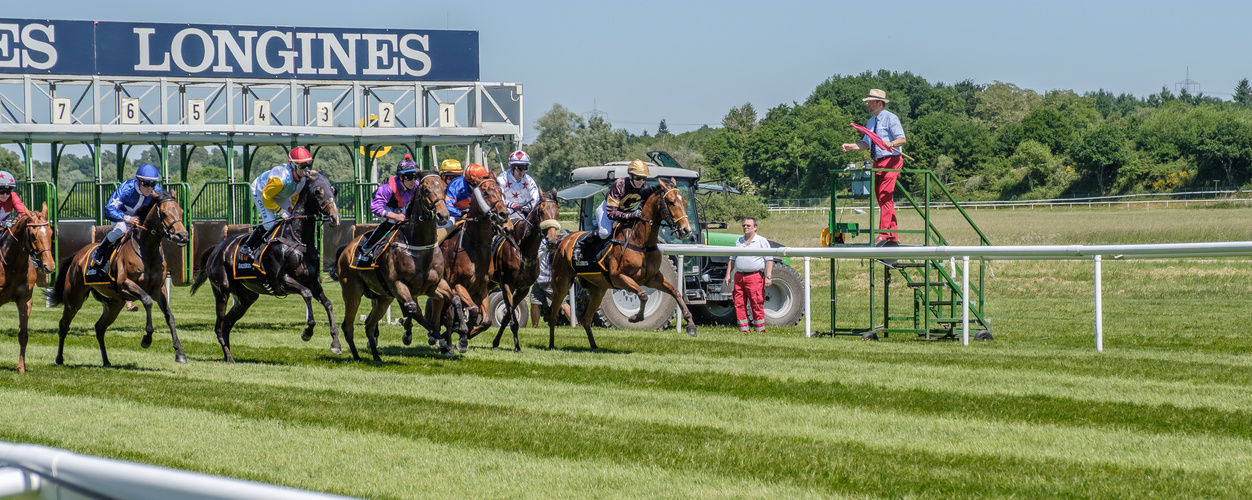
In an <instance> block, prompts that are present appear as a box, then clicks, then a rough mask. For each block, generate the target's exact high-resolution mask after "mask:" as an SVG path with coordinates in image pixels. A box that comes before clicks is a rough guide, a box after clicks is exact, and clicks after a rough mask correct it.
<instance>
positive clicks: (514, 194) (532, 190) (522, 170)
mask: <svg viewBox="0 0 1252 500" xmlns="http://www.w3.org/2000/svg"><path fill="white" fill-rule="evenodd" d="M529 168H530V155H528V154H526V152H525V151H521V150H518V151H514V152H513V154H511V155H509V169H508V170H506V171H504V172H502V173H501V174H500V175H499V176H498V177H496V182H498V183H500V190H501V191H503V192H504V204H505V206H507V207H509V218H510V219H520V218H522V217H525V216H526V214H525V211H526V210H527V209H529V208H531V207H533V206H535V204H537V203H539V202H540V201H542V200H543V198H542V197H541V195H540V194H539V184H537V183H535V179H534V178H532V177H531V176H530V174H527V173H526V170H527V169H529Z"/></svg>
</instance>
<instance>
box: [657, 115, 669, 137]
mask: <svg viewBox="0 0 1252 500" xmlns="http://www.w3.org/2000/svg"><path fill="white" fill-rule="evenodd" d="M663 135H670V133H669V126H668V125H666V124H665V119H664V118H662V119H661V124H660V125H657V127H656V136H657V137H661V136H663Z"/></svg>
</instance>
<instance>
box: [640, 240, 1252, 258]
mask: <svg viewBox="0 0 1252 500" xmlns="http://www.w3.org/2000/svg"><path fill="white" fill-rule="evenodd" d="M658 246H659V247H660V249H661V252H662V253H665V254H668V255H698V256H704V257H739V256H744V255H759V256H765V257H818V258H825V259H932V260H933V259H946V258H949V257H966V256H968V257H969V258H970V259H982V260H1089V259H1091V258H1092V257H1094V256H1097V255H1107V256H1111V257H1112V258H1114V259H1123V258H1132V257H1133V258H1136V259H1179V258H1193V257H1238V256H1252V241H1217V242H1207V243H1147V244H1135V245H977V246H968V245H966V246H928V247H922V246H917V247H909V246H899V247H871V246H855V247H831V248H824V247H777V248H752V249H747V248H734V247H718V246H708V245H687V244H682V245H678V244H665V243H662V244H660V245H658Z"/></svg>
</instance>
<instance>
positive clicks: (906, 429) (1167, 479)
mask: <svg viewBox="0 0 1252 500" xmlns="http://www.w3.org/2000/svg"><path fill="white" fill-rule="evenodd" d="M952 215H953V214H952V213H951V212H944V213H940V214H939V219H941V220H942V219H944V218H950V217H952ZM973 216H974V217H975V218H976V220H977V221H978V222H979V223H980V225H981V226H982V227H983V228H984V230H985V231H986V232H987V233H988V234H989V236H990V237H991V239H992V241H993V242H995V243H999V244H1060V243H1140V242H1152V241H1208V240H1247V239H1252V227H1250V226H1249V225H1247V224H1242V223H1241V221H1243V220H1247V219H1248V217H1249V216H1252V210H1250V209H1234V208H1232V209H1190V210H1181V209H1180V210H1172V209H1171V210H1151V211H1125V210H1113V211H1107V210H1106V211H1090V212H1088V211H1064V212H1048V211H1034V212H1030V211H1017V212H988V211H980V212H975V213H973ZM825 222H826V219H825V216H821V215H809V216H803V215H798V216H791V217H782V216H775V217H772V218H770V219H767V220H765V221H762V229H761V232H762V234H765V235H767V236H769V237H770V238H772V239H776V240H780V241H783V242H785V243H788V244H791V245H813V244H815V242H816V234H817V232H819V231H820V229H821V228H822V227H824V226H825ZM908 224H909V221H908V220H905V221H903V225H904V226H905V227H907V225H908ZM953 226H954V227H955V224H953ZM941 227H943V226H941ZM775 229H778V230H775ZM783 229H785V230H783ZM945 234H948V233H945ZM970 238H972V237H971V236H969V235H962V234H961V233H960V231H958V230H953V231H952V233H951V237H950V239H952V240H953V242H954V243H958V244H959V243H969V242H972V240H971V239H970ZM866 265H867V264H864V263H861V262H856V261H847V262H841V263H840V265H839V273H840V279H841V280H847V281H848V283H849V284H848V285H847V289H846V290H847V293H848V294H849V296H851V297H852V298H850V299H848V300H851V301H853V303H854V305H853V306H852V307H851V308H852V309H855V301H856V300H857V299H856V298H855V297H856V296H857V295H858V294H860V295H863V294H864V291H865V290H864V288H863V287H864V286H865V285H864V284H862V285H857V284H856V283H857V282H860V283H864V281H865V280H864V278H863V276H864V275H863V273H865V272H866V269H867V268H866ZM992 269H993V270H994V273H995V278H993V279H991V280H990V281H989V282H988V287H989V297H988V301H989V309H990V313H991V316H992V321H993V323H992V324H993V325H994V326H993V330H994V331H995V334H996V340H994V341H991V342H980V343H973V344H972V345H971V346H970V347H962V346H961V345H960V344H959V343H954V342H925V341H915V340H911V339H906V338H899V337H897V336H892V337H891V338H889V339H886V340H884V341H881V342H861V341H856V340H853V339H852V338H849V337H840V338H833V339H832V338H815V339H807V338H804V336H803V334H802V330H801V329H800V328H791V329H774V330H772V331H771V332H770V333H769V334H766V335H752V336H744V335H740V334H739V333H737V332H735V331H733V330H731V329H727V328H714V327H702V328H701V330H700V336H699V337H698V338H694V339H692V338H689V337H687V336H686V335H680V334H676V333H674V332H673V330H669V331H662V332H644V331H621V330H608V329H599V330H597V342H598V343H599V344H600V346H601V347H603V349H601V350H599V351H589V350H587V349H586V345H587V341H586V337H585V336H584V335H583V334H582V333H581V329H580V330H578V331H575V330H573V329H569V328H562V329H558V331H557V345H558V347H560V349H558V350H555V351H548V350H546V349H543V348H542V347H545V346H546V345H547V338H546V334H547V330H546V328H544V329H542V330H540V329H529V328H528V329H524V330H523V332H522V343H523V351H522V352H521V353H513V352H511V351H510V350H493V349H490V348H489V346H490V338H478V339H475V340H474V341H473V342H472V343H471V347H472V348H471V350H470V352H469V353H467V354H466V355H463V356H458V357H454V358H444V357H441V356H439V355H438V354H437V353H436V352H435V351H433V350H431V349H429V348H427V347H426V346H424V345H422V346H414V347H405V346H402V345H401V344H400V341H399V337H400V333H401V330H400V328H399V327H394V326H393V327H384V330H383V338H382V345H383V346H384V349H383V357H384V362H383V363H379V364H375V363H369V362H365V363H357V362H353V361H351V358H350V356H348V355H346V354H345V355H342V356H335V355H332V354H331V353H330V351H329V349H328V347H329V338H328V331H327V329H326V326H325V319H324V316H319V322H320V323H321V324H320V325H319V328H318V330H317V334H316V336H315V337H314V339H313V340H312V341H310V342H308V343H305V342H301V341H300V340H299V332H300V329H301V328H302V326H303V323H304V314H303V303H302V302H301V301H300V300H299V299H297V298H287V299H283V300H278V299H273V298H265V299H262V300H261V301H260V302H258V305H257V306H256V307H254V309H253V311H252V312H251V313H250V314H249V315H248V316H247V317H245V318H244V320H243V321H242V322H241V324H240V325H239V326H238V328H237V329H236V331H235V334H234V336H233V339H232V344H233V346H232V347H233V353H234V355H235V357H236V359H238V360H239V361H240V362H239V363H236V364H234V365H226V364H224V363H222V362H221V361H220V359H221V349H220V347H218V345H217V342H216V339H215V337H214V336H213V333H212V326H213V321H214V314H213V309H212V298H211V295H208V294H204V295H197V296H195V297H190V296H188V295H187V290H186V289H185V288H179V289H176V290H175V295H174V304H175V307H176V311H177V312H176V314H177V318H178V324H179V328H180V330H179V331H180V334H181V335H180V337H181V339H182V341H183V345H184V347H185V349H186V350H187V354H188V357H189V358H190V362H189V363H188V364H186V365H178V364H176V363H174V353H173V349H172V348H171V347H170V341H169V336H168V332H164V333H163V330H162V329H161V328H160V327H158V329H157V334H156V342H154V344H153V346H152V348H151V349H148V350H144V349H140V348H139V338H140V336H141V335H142V326H143V317H142V314H141V313H124V314H123V316H122V318H121V319H120V320H119V323H118V324H117V325H115V326H114V328H113V330H112V331H111V332H110V333H109V335H108V336H107V338H106V342H108V345H109V348H110V350H109V355H110V360H111V361H112V362H113V363H114V368H111V369H104V368H101V367H100V366H99V365H100V354H99V350H98V348H97V347H96V341H95V337H94V334H93V333H92V330H91V325H92V323H93V322H94V321H95V318H96V316H98V314H99V312H98V311H99V307H98V305H95V304H89V305H88V306H87V307H85V308H84V310H83V312H81V313H80V314H79V316H78V318H77V319H76V323H75V326H74V328H73V330H72V332H71V336H70V337H69V339H68V340H67V347H66V351H67V352H66V357H67V361H66V366H64V367H58V366H55V365H54V364H53V359H54V357H55V354H56V343H57V339H56V321H57V320H58V319H59V317H60V310H59V309H44V308H42V307H40V306H42V303H40V304H39V305H38V306H37V307H36V310H35V313H34V319H33V321H32V329H33V335H32V341H31V348H30V352H29V353H28V357H27V361H28V365H29V370H30V371H29V373H27V374H25V375H18V374H17V373H16V371H15V370H14V366H15V363H16V360H17V331H16V328H15V325H16V313H15V312H14V309H13V307H12V306H6V307H4V308H3V310H0V325H4V326H3V327H0V401H2V402H3V404H0V420H3V422H4V425H0V440H4V441H11V442H29V443H37V444H44V445H49V446H55V447H61V448H66V449H70V450H73V451H76V452H81V453H88V454H93V455H101V456H107V457H115V458H121V459H126V460H134V461H138V462H144V463H151V464H157V465H163V466H170V467H177V468H182V469H188V470H194V471H200V472H207V473H213V474H221V475H226V476H231V477H239V478H246V479H251V480H258V481H264V482H271V483H277V484H283V485H289V486H294V487H299V488H308V489H313V490H319V491H328V492H333V493H339V494H345V495H353V496H361V497H374V498H415V497H421V498H427V497H437V498H465V497H522V498H528V497H536V498H551V497H567V498H618V497H652V498H656V497H662V498H673V497H682V498H688V497H699V498H706V497H768V498H802V497H813V498H828V497H853V498H877V497H893V498H898V497H912V498H933V497H1007V496H1015V497H1027V498H1036V497H1104V498H1127V497H1136V498H1139V497H1224V498H1247V497H1249V496H1250V495H1252V389H1249V387H1252V356H1249V355H1248V353H1249V352H1252V340H1249V338H1248V337H1249V336H1248V335H1246V334H1247V333H1248V327H1247V326H1246V325H1249V324H1252V308H1249V307H1247V299H1246V297H1247V296H1248V295H1249V291H1250V289H1252V262H1249V261H1248V260H1246V259H1227V260H1204V261H1194V262H1192V261H1130V262H1122V261H1106V264H1105V274H1104V281H1105V284H1104V291H1105V335H1106V340H1105V352H1104V353H1096V352H1095V350H1094V348H1093V339H1092V332H1093V326H1092V307H1093V306H1092V301H1091V294H1092V291H1091V263H1090V262H1051V261H1023V262H996V263H994V264H992ZM813 270H814V279H815V281H816V282H818V284H819V285H820V284H822V283H829V279H830V273H829V267H828V266H827V265H826V264H824V263H823V264H820V265H816V264H815V265H814V269H813ZM823 280H824V281H823ZM842 283H843V282H842V281H841V286H842ZM857 286H861V287H862V288H859V289H858V288H856V287H857ZM823 290H827V291H825V292H824V291H823ZM330 291H331V293H332V300H333V301H334V302H335V303H336V304H337V305H338V304H339V299H338V290H336V289H335V288H334V287H333V286H332V287H331V288H330ZM823 293H826V294H828V289H826V288H823V287H820V286H819V288H818V289H816V290H814V298H815V302H816V303H821V302H822V301H823V300H827V299H828V295H823ZM841 295H842V292H841ZM840 299H841V300H843V297H842V296H841V297H840ZM840 307H841V308H842V307H844V306H843V305H841V306H840ZM319 314H320V313H319ZM820 314H823V313H822V312H821V311H815V320H816V319H817V318H816V317H817V316H818V315H820ZM825 314H827V315H828V314H829V312H826V313H825ZM841 314H842V313H841ZM826 317H827V318H828V316H826ZM827 321H828V319H827ZM815 323H816V321H815ZM158 324H160V322H159V321H158ZM358 331H359V330H358ZM419 338H420V336H419ZM357 340H358V347H360V348H364V346H365V343H364V338H363V337H358V339H357ZM510 340H511V339H509V340H506V342H509V341H510ZM423 344H424V343H423ZM345 350H346V346H345Z"/></svg>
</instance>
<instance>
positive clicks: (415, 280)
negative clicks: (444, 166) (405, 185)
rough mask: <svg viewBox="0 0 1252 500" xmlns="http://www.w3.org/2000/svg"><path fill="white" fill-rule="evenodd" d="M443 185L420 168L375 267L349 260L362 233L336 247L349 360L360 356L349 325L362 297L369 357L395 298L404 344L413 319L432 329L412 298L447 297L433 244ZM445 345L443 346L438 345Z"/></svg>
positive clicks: (442, 217) (442, 210)
mask: <svg viewBox="0 0 1252 500" xmlns="http://www.w3.org/2000/svg"><path fill="white" fill-rule="evenodd" d="M446 189H447V185H446V184H444V182H443V179H442V178H441V177H439V174H437V173H432V172H423V173H422V178H421V180H420V181H418V189H417V193H416V194H414V195H413V199H412V200H411V201H410V202H409V204H408V206H407V207H405V212H404V222H401V223H400V224H398V226H397V228H396V229H395V231H397V232H398V233H397V234H396V236H395V238H394V239H393V240H392V241H391V242H390V243H388V244H387V247H386V248H385V249H384V250H383V251H382V252H380V253H379V255H378V259H377V262H376V264H377V266H378V267H376V268H374V269H356V268H353V267H352V266H351V265H350V264H351V263H352V262H353V261H354V260H355V259H356V250H357V247H358V246H359V245H360V244H361V241H362V239H363V238H365V236H366V235H364V234H363V235H361V236H358V237H357V238H355V239H353V240H352V242H351V243H349V244H348V245H347V246H346V247H344V248H342V249H340V250H339V255H338V258H337V259H336V261H335V271H336V275H337V278H336V280H338V281H339V285H340V286H341V287H342V288H343V307H344V311H343V326H342V327H341V328H342V329H343V338H344V340H347V341H348V348H349V349H351V350H352V359H355V360H358V361H359V360H360V359H361V356H360V355H359V354H357V350H356V342H355V341H354V340H353V330H354V329H355V327H356V313H357V308H358V307H360V305H361V297H363V296H364V297H368V298H369V299H370V301H371V304H370V314H369V317H368V318H366V320H365V336H366V338H367V339H368V340H369V347H370V353H371V354H373V355H374V361H381V360H382V358H380V357H379V356H378V322H379V320H381V319H382V317H383V315H385V314H386V313H387V308H388V307H390V306H391V302H392V301H393V300H395V299H400V307H401V309H403V310H404V319H405V331H404V344H405V345H409V343H411V342H412V341H413V333H412V329H411V328H412V327H411V325H412V323H411V322H412V320H417V322H418V324H420V325H422V327H423V328H426V329H427V330H431V327H430V323H428V322H427V321H426V319H425V318H423V317H422V309H421V308H420V307H418V305H417V301H416V300H414V298H415V297H419V296H422V295H428V296H435V295H439V296H442V297H444V298H445V299H450V298H451V297H452V292H451V290H450V289H449V288H448V284H447V282H445V281H443V271H444V260H443V252H441V251H440V250H439V248H438V247H437V246H436V244H435V241H436V238H438V235H437V233H436V230H437V229H439V226H441V225H443V224H446V223H447V222H448V206H447V204H446V203H445V202H444V192H445V190H446ZM441 347H442V348H443V349H444V350H447V346H446V345H444V346H441Z"/></svg>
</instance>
